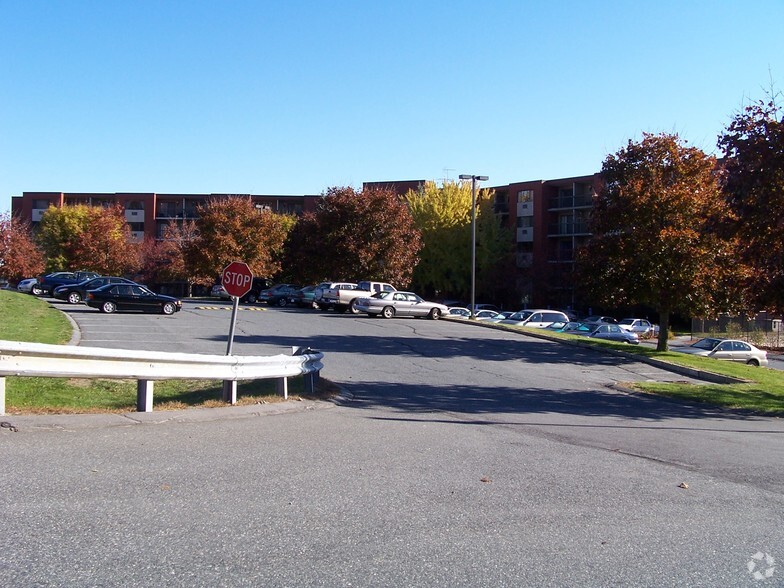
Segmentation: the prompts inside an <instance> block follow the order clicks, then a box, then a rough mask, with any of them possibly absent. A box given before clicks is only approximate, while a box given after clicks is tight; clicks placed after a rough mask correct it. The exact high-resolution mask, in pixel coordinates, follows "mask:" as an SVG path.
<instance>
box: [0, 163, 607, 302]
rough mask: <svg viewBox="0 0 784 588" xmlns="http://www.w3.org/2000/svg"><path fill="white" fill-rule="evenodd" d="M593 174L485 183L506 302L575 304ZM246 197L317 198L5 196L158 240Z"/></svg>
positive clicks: (291, 204) (30, 215)
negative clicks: (501, 254)
mask: <svg viewBox="0 0 784 588" xmlns="http://www.w3.org/2000/svg"><path fill="white" fill-rule="evenodd" d="M424 184H425V180H395V181H387V182H365V183H364V184H363V188H364V189H370V188H383V189H389V190H391V191H393V192H394V193H396V194H398V195H404V194H405V193H406V192H408V190H414V191H416V190H418V189H420V188H421V187H422V186H423V185H424ZM598 186H599V174H593V175H588V176H578V177H573V178H562V179H555V180H534V181H526V182H515V183H511V184H506V185H500V186H490V187H487V188H488V189H490V190H492V191H493V194H494V202H493V210H494V212H495V214H496V215H497V216H498V217H499V219H500V220H501V223H502V225H503V226H504V227H506V228H507V229H509V230H510V231H511V232H512V233H513V234H514V239H515V275H514V276H513V277H510V280H509V282H508V287H509V290H510V291H509V292H504V293H498V298H499V300H500V299H505V300H506V301H507V302H508V304H510V305H512V306H513V307H519V308H522V307H524V306H536V307H542V308H575V307H576V306H577V305H579V303H580V301H579V300H576V299H575V287H574V280H573V274H574V261H575V251H576V250H577V248H578V247H579V246H580V245H582V244H583V243H585V242H586V240H588V239H589V238H590V237H591V233H590V227H589V222H588V218H589V215H590V212H591V209H592V206H593V197H594V195H595V194H596V191H597V190H598ZM229 196H246V197H249V198H251V200H252V201H253V202H254V203H255V204H256V206H257V207H258V208H268V209H270V210H272V211H274V212H278V213H289V214H297V215H299V214H302V213H303V212H307V211H313V210H315V209H316V206H317V204H318V201H319V200H320V199H321V198H322V196H321V195H304V196H270V195H266V196H265V195H256V194H157V193H125V192H116V193H71V192H68V193H65V192H24V193H23V195H22V196H15V197H13V198H12V200H11V202H12V213H13V214H14V215H19V217H20V218H22V219H26V220H28V221H29V222H30V223H31V224H32V225H33V226H34V227H35V225H36V224H37V223H38V222H40V220H41V217H42V216H43V213H44V212H45V211H46V209H47V208H49V207H50V206H58V207H61V206H67V205H75V204H87V205H89V206H113V205H115V204H119V205H121V206H122V208H123V210H124V213H125V219H126V220H127V222H128V224H129V225H130V228H131V234H132V236H133V239H134V240H135V241H142V240H144V239H145V238H154V239H159V238H161V237H162V235H163V231H164V229H165V228H166V226H168V225H169V224H170V223H172V222H175V223H181V222H183V221H185V220H192V219H196V218H197V217H198V214H197V207H198V206H199V205H200V204H203V203H205V202H206V201H208V200H210V199H221V198H227V197H229Z"/></svg>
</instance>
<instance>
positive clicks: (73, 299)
mask: <svg viewBox="0 0 784 588" xmlns="http://www.w3.org/2000/svg"><path fill="white" fill-rule="evenodd" d="M135 283H136V282H134V281H133V280H128V279H126V278H118V277H115V276H101V277H99V278H92V279H90V280H84V281H82V282H79V283H77V284H65V285H63V286H57V288H55V289H54V292H52V295H53V296H54V297H55V298H57V299H58V300H67V301H68V302H70V303H71V304H79V303H80V302H81V301H82V300H84V299H85V297H86V296H87V291H88V290H95V289H97V288H100V287H101V286H105V285H106V284H135Z"/></svg>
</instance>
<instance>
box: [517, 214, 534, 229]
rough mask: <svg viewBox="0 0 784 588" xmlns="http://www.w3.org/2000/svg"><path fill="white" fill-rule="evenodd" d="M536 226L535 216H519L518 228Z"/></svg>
mask: <svg viewBox="0 0 784 588" xmlns="http://www.w3.org/2000/svg"><path fill="white" fill-rule="evenodd" d="M532 226H534V217H532V216H518V217H517V228H518V229H527V228H530V227H532Z"/></svg>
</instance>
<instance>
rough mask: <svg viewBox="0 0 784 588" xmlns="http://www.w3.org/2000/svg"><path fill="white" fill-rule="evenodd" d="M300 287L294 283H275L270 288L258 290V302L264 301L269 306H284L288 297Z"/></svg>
mask: <svg viewBox="0 0 784 588" xmlns="http://www.w3.org/2000/svg"><path fill="white" fill-rule="evenodd" d="M299 289H300V286H297V285H295V284H275V285H274V286H272V287H271V288H267V289H266V290H262V291H261V292H259V296H258V298H257V300H258V302H266V303H267V304H269V305H270V306H273V305H274V306H286V305H287V304H288V303H289V299H290V298H291V297H292V296H293V295H294V293H295V292H296V291H297V290H299Z"/></svg>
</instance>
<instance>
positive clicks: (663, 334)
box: [656, 310, 670, 351]
mask: <svg viewBox="0 0 784 588" xmlns="http://www.w3.org/2000/svg"><path fill="white" fill-rule="evenodd" d="M669 334H670V311H669V310H660V311H659V340H658V343H657V344H656V351H667V343H668V337H669Z"/></svg>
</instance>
